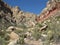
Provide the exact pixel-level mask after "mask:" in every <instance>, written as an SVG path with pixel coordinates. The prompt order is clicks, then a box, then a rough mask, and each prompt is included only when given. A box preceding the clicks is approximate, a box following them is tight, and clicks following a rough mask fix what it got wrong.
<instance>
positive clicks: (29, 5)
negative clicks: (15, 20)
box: [4, 0, 48, 14]
mask: <svg viewBox="0 0 60 45" xmlns="http://www.w3.org/2000/svg"><path fill="white" fill-rule="evenodd" d="M4 1H5V2H6V3H7V4H9V5H10V6H12V7H15V6H19V8H20V9H21V10H22V11H24V12H31V13H34V14H40V12H41V11H42V10H43V9H44V8H45V7H46V3H47V1H48V0H4Z"/></svg>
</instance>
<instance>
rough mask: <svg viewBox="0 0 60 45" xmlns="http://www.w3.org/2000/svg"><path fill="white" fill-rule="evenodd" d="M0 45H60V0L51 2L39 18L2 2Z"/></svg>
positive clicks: (51, 0)
mask: <svg viewBox="0 0 60 45" xmlns="http://www.w3.org/2000/svg"><path fill="white" fill-rule="evenodd" d="M0 45H60V0H49V1H48V2H47V5H46V7H45V8H44V9H43V10H42V12H41V13H40V14H39V16H37V15H36V14H33V13H29V12H24V11H22V10H21V9H20V8H19V7H18V6H16V7H11V6H9V5H8V4H6V3H5V2H4V1H2V0H0Z"/></svg>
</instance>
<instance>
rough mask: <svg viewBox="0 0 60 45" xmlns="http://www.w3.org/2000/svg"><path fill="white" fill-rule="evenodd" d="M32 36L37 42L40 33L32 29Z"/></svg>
mask: <svg viewBox="0 0 60 45" xmlns="http://www.w3.org/2000/svg"><path fill="white" fill-rule="evenodd" d="M32 36H33V37H34V38H35V39H36V40H38V39H40V37H41V32H40V31H39V30H38V29H34V30H33V33H32Z"/></svg>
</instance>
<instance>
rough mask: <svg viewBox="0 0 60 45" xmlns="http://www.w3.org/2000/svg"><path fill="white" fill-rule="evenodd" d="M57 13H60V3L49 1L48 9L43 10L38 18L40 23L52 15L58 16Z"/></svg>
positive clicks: (54, 0)
mask: <svg viewBox="0 0 60 45" xmlns="http://www.w3.org/2000/svg"><path fill="white" fill-rule="evenodd" d="M57 11H60V1H58V0H49V1H48V2H47V6H46V8H44V9H43V11H42V12H41V14H40V16H38V17H37V18H36V20H37V21H38V22H42V21H44V20H46V19H48V18H49V17H50V16H51V15H54V13H55V14H56V13H57Z"/></svg>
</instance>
